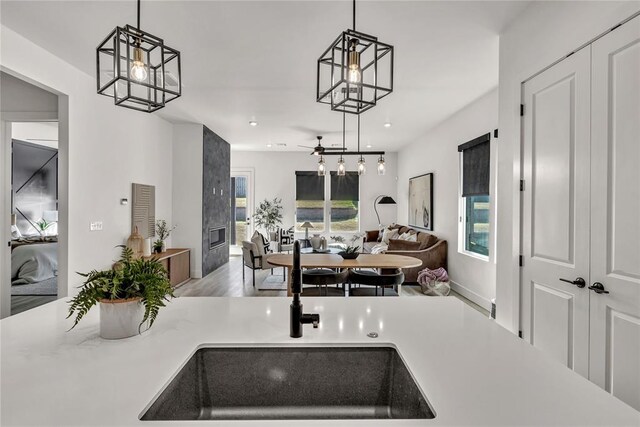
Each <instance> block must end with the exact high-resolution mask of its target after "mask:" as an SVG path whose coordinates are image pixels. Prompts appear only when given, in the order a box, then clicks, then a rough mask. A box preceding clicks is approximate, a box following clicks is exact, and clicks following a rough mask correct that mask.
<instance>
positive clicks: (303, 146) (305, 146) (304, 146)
mask: <svg viewBox="0 0 640 427" xmlns="http://www.w3.org/2000/svg"><path fill="white" fill-rule="evenodd" d="M298 147H300V148H310V149H312V150H313V149H315V148H316V147H310V146H308V145H298Z"/></svg>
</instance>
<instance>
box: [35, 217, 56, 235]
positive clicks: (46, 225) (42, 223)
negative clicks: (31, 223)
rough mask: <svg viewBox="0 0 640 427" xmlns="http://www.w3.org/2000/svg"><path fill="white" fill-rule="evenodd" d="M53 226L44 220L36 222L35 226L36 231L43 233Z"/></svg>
mask: <svg viewBox="0 0 640 427" xmlns="http://www.w3.org/2000/svg"><path fill="white" fill-rule="evenodd" d="M53 224H55V223H54V222H47V221H45V220H44V219H41V220H40V221H38V222H36V225H37V226H38V231H40V232H43V231H45V230H46V229H47V228H49V227H51V226H52V225H53Z"/></svg>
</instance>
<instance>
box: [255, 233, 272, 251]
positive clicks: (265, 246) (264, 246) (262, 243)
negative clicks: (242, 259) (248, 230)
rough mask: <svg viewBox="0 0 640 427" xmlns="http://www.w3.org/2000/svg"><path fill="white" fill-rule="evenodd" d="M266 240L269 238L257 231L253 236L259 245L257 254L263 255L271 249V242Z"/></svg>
mask: <svg viewBox="0 0 640 427" xmlns="http://www.w3.org/2000/svg"><path fill="white" fill-rule="evenodd" d="M266 240H267V239H265V237H264V236H263V235H262V234H260V233H258V232H257V231H255V232H254V233H253V236H251V241H252V242H253V243H255V244H256V246H257V247H258V253H257V254H256V255H260V256H262V255H264V254H266V253H267V251H268V250H269V242H266Z"/></svg>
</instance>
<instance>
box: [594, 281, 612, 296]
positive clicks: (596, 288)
mask: <svg viewBox="0 0 640 427" xmlns="http://www.w3.org/2000/svg"><path fill="white" fill-rule="evenodd" d="M589 289H591V290H592V291H593V292H595V293H596V294H608V293H609V291H606V290H605V289H604V285H603V284H602V283H600V282H595V283H594V284H593V285H591V286H589Z"/></svg>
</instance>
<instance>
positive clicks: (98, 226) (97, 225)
mask: <svg viewBox="0 0 640 427" xmlns="http://www.w3.org/2000/svg"><path fill="white" fill-rule="evenodd" d="M89 229H90V230H91V231H102V221H94V222H92V223H91V224H90V226H89Z"/></svg>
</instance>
